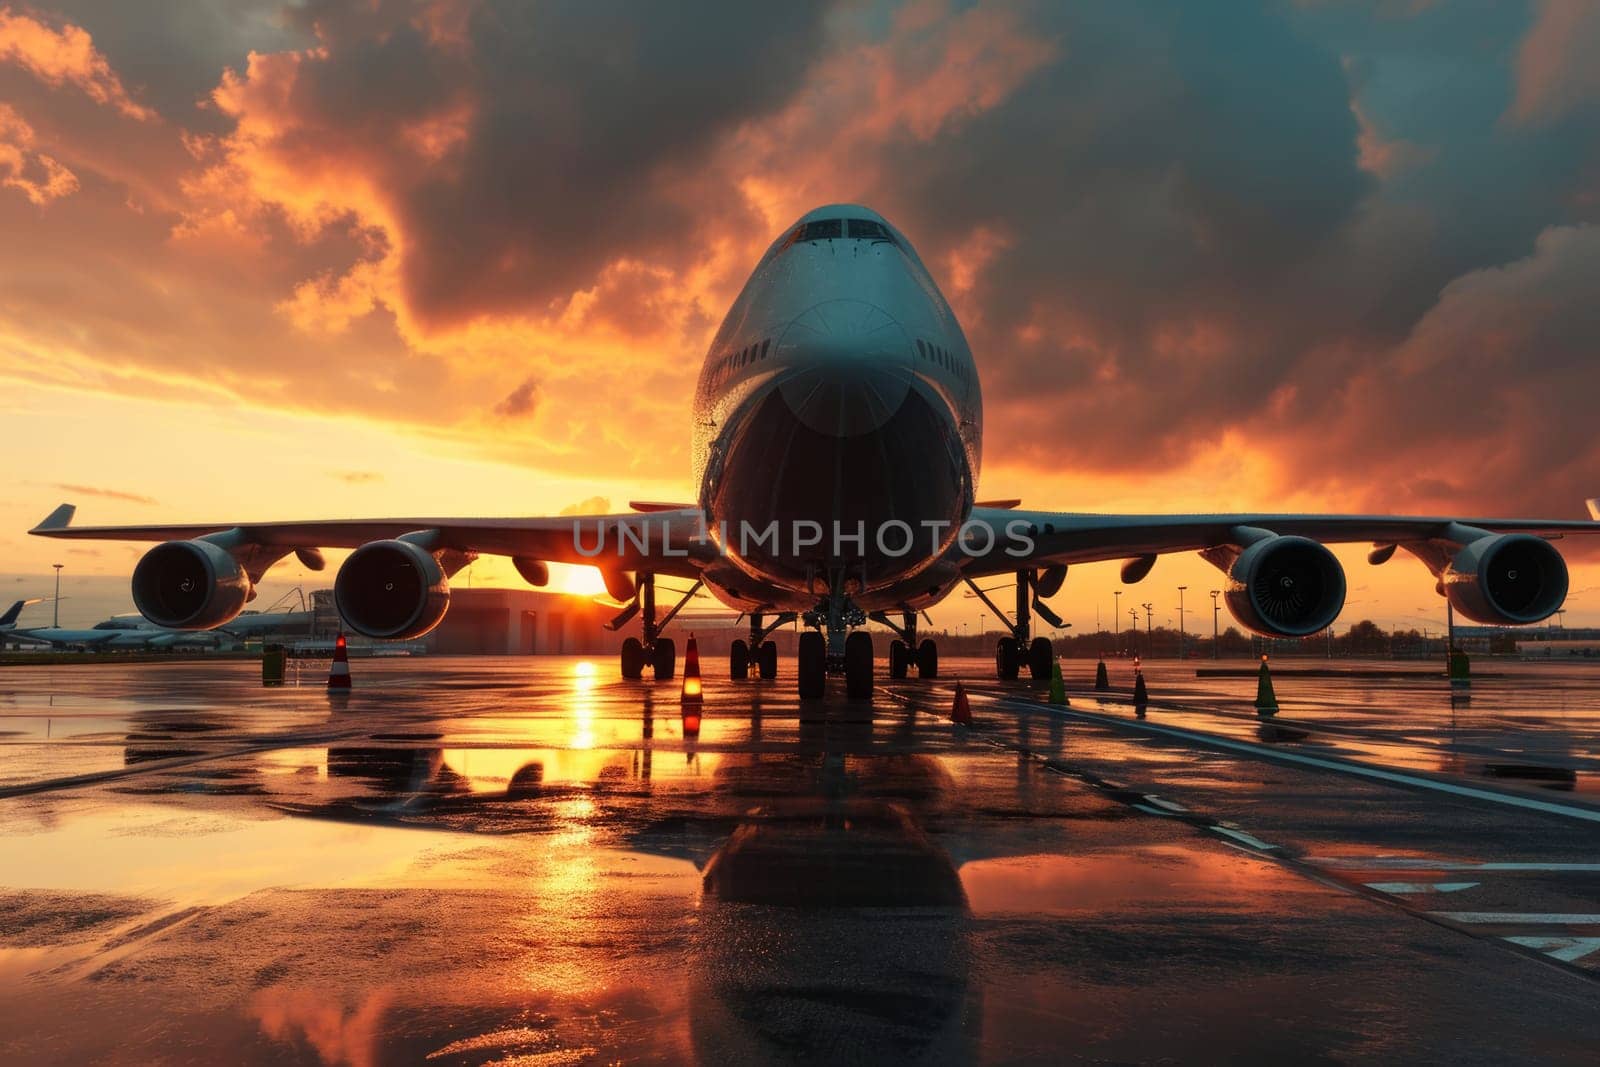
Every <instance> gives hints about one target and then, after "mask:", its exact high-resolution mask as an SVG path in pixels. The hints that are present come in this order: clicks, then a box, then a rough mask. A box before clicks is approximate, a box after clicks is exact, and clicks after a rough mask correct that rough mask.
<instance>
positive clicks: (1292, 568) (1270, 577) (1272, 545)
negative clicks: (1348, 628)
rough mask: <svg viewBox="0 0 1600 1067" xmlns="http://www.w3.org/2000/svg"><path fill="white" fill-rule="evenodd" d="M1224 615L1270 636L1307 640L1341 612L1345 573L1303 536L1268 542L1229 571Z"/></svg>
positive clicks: (1247, 551)
mask: <svg viewBox="0 0 1600 1067" xmlns="http://www.w3.org/2000/svg"><path fill="white" fill-rule="evenodd" d="M1228 579H1229V581H1228V590H1227V601H1228V610H1229V611H1231V612H1233V617H1234V618H1236V619H1238V620H1239V622H1240V623H1242V624H1243V625H1245V626H1247V627H1249V628H1250V629H1252V630H1254V631H1255V632H1256V633H1259V634H1266V635H1268V636H1271V637H1305V636H1306V635H1308V634H1314V633H1316V632H1317V631H1319V630H1323V629H1326V628H1327V627H1328V626H1329V625H1330V624H1332V622H1333V620H1334V619H1337V618H1338V617H1339V612H1340V611H1341V610H1343V609H1344V589H1345V586H1344V568H1343V567H1341V566H1339V561H1338V560H1337V559H1335V558H1334V555H1333V553H1332V552H1329V551H1328V550H1327V548H1326V547H1325V546H1323V545H1322V544H1320V543H1318V542H1316V541H1313V540H1311V539H1310V538H1307V537H1280V536H1274V537H1266V538H1263V539H1261V540H1259V541H1256V542H1255V543H1254V544H1252V545H1249V546H1247V547H1246V548H1245V549H1244V550H1243V551H1242V552H1240V553H1239V556H1238V558H1237V559H1235V560H1234V561H1233V565H1232V566H1231V567H1229V568H1228Z"/></svg>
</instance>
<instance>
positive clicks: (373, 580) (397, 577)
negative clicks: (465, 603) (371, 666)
mask: <svg viewBox="0 0 1600 1067" xmlns="http://www.w3.org/2000/svg"><path fill="white" fill-rule="evenodd" d="M333 602H334V604H335V606H337V607H338V609H339V615H340V616H341V617H342V618H343V619H344V621H345V622H347V623H349V625H350V628H351V629H352V630H354V631H356V633H359V634H364V635H366V636H367V637H379V638H393V639H395V640H404V639H407V638H412V637H421V636H422V635H423V634H425V633H427V632H428V631H429V630H431V629H433V628H434V627H435V626H438V625H439V620H440V619H442V618H444V613H445V609H447V608H449V606H450V582H449V579H447V578H446V577H445V574H444V568H442V567H440V566H439V561H438V560H436V559H434V558H433V554H432V553H430V552H427V551H425V550H423V549H421V548H418V547H417V546H416V545H414V544H411V543H410V542H408V541H372V542H369V543H367V544H364V545H362V546H361V547H360V548H358V549H356V550H355V551H354V552H352V553H350V558H349V559H347V560H345V561H344V566H342V567H340V568H339V576H338V577H337V578H335V579H334V581H333Z"/></svg>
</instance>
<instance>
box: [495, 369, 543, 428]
mask: <svg viewBox="0 0 1600 1067" xmlns="http://www.w3.org/2000/svg"><path fill="white" fill-rule="evenodd" d="M539 395H540V394H539V383H538V382H536V381H534V380H533V379H532V378H524V379H523V381H522V384H521V385H519V386H517V387H516V388H515V389H513V390H511V392H509V393H507V394H506V398H505V399H504V400H502V401H500V403H498V404H496V405H495V406H494V413H495V414H496V415H499V416H500V417H502V418H507V419H514V418H521V417H522V416H524V415H532V414H533V413H534V412H536V411H538V410H539Z"/></svg>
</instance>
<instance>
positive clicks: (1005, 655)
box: [994, 637, 1022, 682]
mask: <svg viewBox="0 0 1600 1067" xmlns="http://www.w3.org/2000/svg"><path fill="white" fill-rule="evenodd" d="M1021 660H1022V648H1021V646H1019V645H1018V644H1017V639H1016V638H1015V637H1002V638H1001V639H1000V640H999V641H998V642H996V643H995V646H994V671H995V674H996V675H997V676H998V677H999V678H1000V679H1001V680H1002V681H1007V682H1009V681H1012V680H1014V679H1015V678H1016V677H1017V669H1018V668H1019V667H1021V666H1022V664H1021Z"/></svg>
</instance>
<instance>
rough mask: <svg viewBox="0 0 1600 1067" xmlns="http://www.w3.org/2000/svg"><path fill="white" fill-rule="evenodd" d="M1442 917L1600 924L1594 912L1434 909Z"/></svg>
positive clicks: (1462, 920) (1529, 923)
mask: <svg viewBox="0 0 1600 1067" xmlns="http://www.w3.org/2000/svg"><path fill="white" fill-rule="evenodd" d="M1428 914H1430V915H1435V916H1437V917H1439V918H1441V919H1449V920H1450V921H1452V922H1458V923H1497V924H1508V923H1515V924H1518V925H1521V926H1600V915H1596V914H1594V913H1593V912H1521V911H1432V912H1429V913H1428Z"/></svg>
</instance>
